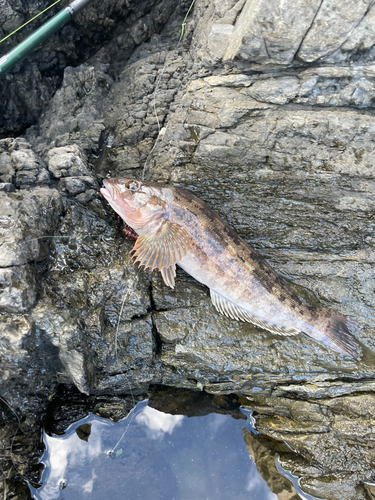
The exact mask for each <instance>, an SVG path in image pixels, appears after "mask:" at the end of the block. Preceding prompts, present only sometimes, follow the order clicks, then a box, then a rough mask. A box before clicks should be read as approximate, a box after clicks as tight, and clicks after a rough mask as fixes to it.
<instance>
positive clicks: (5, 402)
mask: <svg viewBox="0 0 375 500" xmlns="http://www.w3.org/2000/svg"><path fill="white" fill-rule="evenodd" d="M0 401H2V402H3V403H4V404H5V405H6V406H7V407H8V408H9V409H10V411H11V412H12V413H13V414H14V415H15V417H16V419H17V421H18V425H17V429H16V431H15V433H14V434H13V437H12V439H11V441H10V450H9V451H10V459H11V461H12V464H13V467H14V468H15V470H16V471H18V467H17V465H16V464H15V463H14V460H13V445H14V440H15V439H16V435H17V432H18V431H19V429H20V427H21V420H20V417H19V416H18V415H17V413H16V412H15V411H14V410H13V408H12V407H11V406H10V404H9V403H8V402H7V401H6V400H5V399H4V398H3V397H1V396H0ZM21 476H22V477H24V476H23V474H21Z"/></svg>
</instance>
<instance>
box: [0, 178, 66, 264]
mask: <svg viewBox="0 0 375 500" xmlns="http://www.w3.org/2000/svg"><path fill="white" fill-rule="evenodd" d="M0 206H1V207H2V214H1V219H0V223H1V232H2V241H1V245H0V266H1V267H9V266H20V265H24V264H26V263H27V262H30V261H38V260H42V259H44V258H46V257H47V255H48V253H49V251H48V247H47V245H46V243H45V242H44V241H43V239H42V238H43V236H44V235H45V234H46V233H47V234H48V233H50V232H51V231H53V229H54V228H56V226H57V222H58V220H59V216H60V213H61V210H62V204H61V197H60V194H59V193H58V191H56V190H55V189H49V188H34V189H33V190H32V191H23V190H22V191H16V192H10V193H6V192H2V191H1V192H0Z"/></svg>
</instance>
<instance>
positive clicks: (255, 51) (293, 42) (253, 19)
mask: <svg viewBox="0 0 375 500" xmlns="http://www.w3.org/2000/svg"><path fill="white" fill-rule="evenodd" d="M318 8H319V1H315V2H309V3H306V2H304V1H303V0H298V1H297V2H295V1H294V2H293V1H290V0H288V1H287V2H279V1H275V2H270V1H267V0H257V1H256V2H254V1H252V0H247V1H246V3H245V5H244V7H243V9H242V11H241V14H240V15H239V16H238V18H237V20H236V24H235V28H234V32H233V36H232V39H231V41H230V43H229V44H228V48H227V50H226V53H225V55H224V60H225V61H230V60H233V59H235V58H240V59H244V60H246V61H251V62H259V63H265V62H267V63H268V62H271V63H272V62H276V63H279V64H288V63H290V62H292V60H293V58H294V56H295V53H296V52H297V50H298V48H299V46H300V44H301V41H302V39H303V37H304V36H305V33H306V31H307V30H308V29H309V27H310V24H311V22H312V21H313V19H314V16H315V15H316V13H317V11H318Z"/></svg>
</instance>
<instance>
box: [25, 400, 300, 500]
mask: <svg viewBox="0 0 375 500" xmlns="http://www.w3.org/2000/svg"><path fill="white" fill-rule="evenodd" d="M252 431H253V429H252V427H251V425H250V421H249V419H247V420H240V419H238V418H237V419H235V418H232V417H231V416H230V415H222V414H217V413H210V414H208V415H205V416H201V417H186V416H184V415H171V414H168V413H164V412H161V411H158V410H156V409H154V408H151V407H150V406H148V402H147V401H143V402H141V403H138V404H137V406H136V407H135V409H134V410H133V411H132V412H131V413H130V414H129V415H128V416H127V417H126V418H124V419H122V420H121V421H119V422H117V423H114V422H112V421H110V420H107V419H104V418H101V417H98V416H96V415H93V414H89V415H88V416H87V417H86V418H84V419H81V420H80V421H78V422H75V423H74V424H72V425H71V426H70V427H69V428H68V429H67V431H66V432H65V434H64V435H61V436H56V435H52V436H50V435H47V434H44V442H45V446H46V450H45V453H44V455H43V457H42V462H43V463H44V465H45V469H44V472H43V474H42V479H41V482H42V486H41V487H40V488H39V489H34V488H32V487H30V489H31V492H32V496H33V498H34V499H37V500H68V499H74V500H76V499H77V498H80V499H83V500H84V499H90V500H91V499H92V500H96V499H101V500H102V499H103V498H110V499H111V500H117V499H119V500H120V499H121V500H127V499H129V500H133V499H142V500H145V499H153V500H159V499H160V500H166V499H168V500H173V499H175V500H211V499H215V500H220V499H222V500H228V499H236V500H281V499H284V498H285V499H288V500H292V499H293V500H296V499H299V498H300V497H299V496H298V495H297V494H296V493H295V490H294V489H293V487H292V486H291V485H290V483H289V482H288V480H286V479H284V478H282V476H280V475H279V478H282V479H279V482H278V483H277V489H276V492H277V495H276V494H275V493H273V492H272V491H271V489H270V487H269V486H268V484H267V482H266V480H265V479H269V477H267V473H266V474H265V475H264V473H263V474H262V475H263V477H265V476H266V477H265V479H263V477H262V475H261V474H260V473H259V472H258V470H257V467H256V466H255V464H254V462H253V460H251V458H250V456H249V451H248V450H249V446H250V441H251V439H250V438H249V436H251V435H252V434H251V433H252ZM243 436H245V443H246V444H245V443H244V437H243ZM250 447H251V450H252V451H251V453H250V455H251V456H252V458H256V457H255V455H254V453H255V452H254V450H255V448H256V444H254V442H252V443H251V446H250ZM257 450H258V452H259V450H260V448H259V447H258V448H257ZM260 451H261V450H260ZM272 471H273V473H275V472H276V474H278V473H277V471H276V468H275V466H274V470H273V469H272ZM271 487H272V484H271ZM286 495H287V496H286Z"/></svg>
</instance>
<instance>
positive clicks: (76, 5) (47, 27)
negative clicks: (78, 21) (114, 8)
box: [0, 0, 91, 77]
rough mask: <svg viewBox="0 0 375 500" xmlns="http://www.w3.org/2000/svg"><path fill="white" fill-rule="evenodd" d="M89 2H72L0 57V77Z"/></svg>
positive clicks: (79, 0)
mask: <svg viewBox="0 0 375 500" xmlns="http://www.w3.org/2000/svg"><path fill="white" fill-rule="evenodd" d="M90 2H91V0H74V1H73V2H72V3H70V4H69V5H68V6H67V7H65V9H63V10H61V11H60V12H58V13H57V14H56V15H55V16H53V17H52V18H51V19H50V20H49V21H47V22H46V23H44V24H43V25H42V26H41V27H40V28H39V29H37V30H36V31H35V32H34V33H32V34H31V35H30V36H28V37H27V38H26V39H25V40H24V41H23V42H21V43H19V44H18V45H16V46H15V47H14V48H13V49H12V50H11V51H10V52H8V53H7V54H5V55H4V56H2V57H0V77H1V76H2V75H4V73H6V72H7V71H9V70H10V69H12V68H13V66H14V65H15V64H16V63H18V61H20V60H21V59H23V58H24V57H26V56H27V55H28V54H30V52H32V51H33V50H34V49H35V47H37V46H38V45H40V44H41V43H42V42H44V40H46V39H47V38H48V37H49V36H51V35H52V34H53V33H55V31H57V30H58V29H60V28H61V27H62V26H64V24H66V23H67V22H69V21H70V20H71V19H72V18H73V16H74V15H75V14H77V12H79V11H80V10H82V9H83V8H84V7H86V5H87V4H89V3H90Z"/></svg>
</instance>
